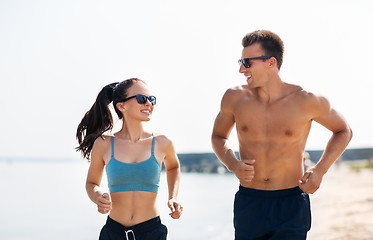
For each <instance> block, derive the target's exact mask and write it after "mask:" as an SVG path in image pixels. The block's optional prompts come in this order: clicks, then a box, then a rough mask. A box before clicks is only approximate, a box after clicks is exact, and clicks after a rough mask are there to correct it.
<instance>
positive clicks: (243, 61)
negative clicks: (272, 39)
mask: <svg viewBox="0 0 373 240" xmlns="http://www.w3.org/2000/svg"><path fill="white" fill-rule="evenodd" d="M271 57H272V56H261V57H253V58H244V59H239V60H238V64H239V65H240V67H241V65H243V66H244V67H245V68H249V67H251V65H250V60H257V59H268V58H271Z"/></svg>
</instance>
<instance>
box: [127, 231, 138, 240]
mask: <svg viewBox="0 0 373 240" xmlns="http://www.w3.org/2000/svg"><path fill="white" fill-rule="evenodd" d="M129 233H132V236H133V240H136V237H135V233H134V232H133V231H132V230H128V231H126V240H130V239H129V237H128V236H129V235H128V234H129Z"/></svg>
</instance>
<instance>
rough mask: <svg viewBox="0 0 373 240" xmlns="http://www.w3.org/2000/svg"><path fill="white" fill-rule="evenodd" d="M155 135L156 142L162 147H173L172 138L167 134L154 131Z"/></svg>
mask: <svg viewBox="0 0 373 240" xmlns="http://www.w3.org/2000/svg"><path fill="white" fill-rule="evenodd" d="M154 137H155V141H156V144H158V146H159V147H160V148H163V149H166V148H169V147H173V143H172V140H171V139H170V138H168V137H167V136H166V135H164V134H161V133H154Z"/></svg>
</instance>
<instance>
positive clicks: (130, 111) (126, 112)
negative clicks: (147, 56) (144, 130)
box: [118, 82, 154, 121]
mask: <svg viewBox="0 0 373 240" xmlns="http://www.w3.org/2000/svg"><path fill="white" fill-rule="evenodd" d="M137 94H142V95H145V96H147V97H149V96H151V92H150V90H149V89H148V87H147V86H146V84H144V83H142V82H136V83H135V84H134V85H132V86H131V87H130V88H129V89H128V90H127V98H128V97H132V96H135V95H137ZM118 104H121V105H122V107H121V108H119V109H120V111H121V112H122V113H123V116H124V117H125V118H126V119H129V118H131V119H134V120H138V121H149V120H150V117H151V115H152V113H153V109H154V106H153V105H152V104H151V103H150V101H149V99H147V100H146V102H145V103H144V104H140V103H138V101H137V98H136V97H135V98H132V99H129V100H128V101H126V102H123V103H118Z"/></svg>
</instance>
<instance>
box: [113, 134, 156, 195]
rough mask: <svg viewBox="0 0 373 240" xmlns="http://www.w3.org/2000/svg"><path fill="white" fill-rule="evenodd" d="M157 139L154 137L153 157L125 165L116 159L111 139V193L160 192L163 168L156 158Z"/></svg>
mask: <svg viewBox="0 0 373 240" xmlns="http://www.w3.org/2000/svg"><path fill="white" fill-rule="evenodd" d="M154 144H155V137H154V136H153V143H152V155H151V156H150V158H149V159H147V160H145V161H142V162H138V163H125V162H121V161H118V160H116V159H115V158H114V138H113V136H112V137H111V158H110V161H109V163H108V164H107V166H106V175H107V179H108V185H109V190H110V193H114V192H127V191H147V192H155V193H157V192H158V187H159V179H160V175H161V167H160V166H159V163H158V161H157V159H156V158H155V156H154Z"/></svg>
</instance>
